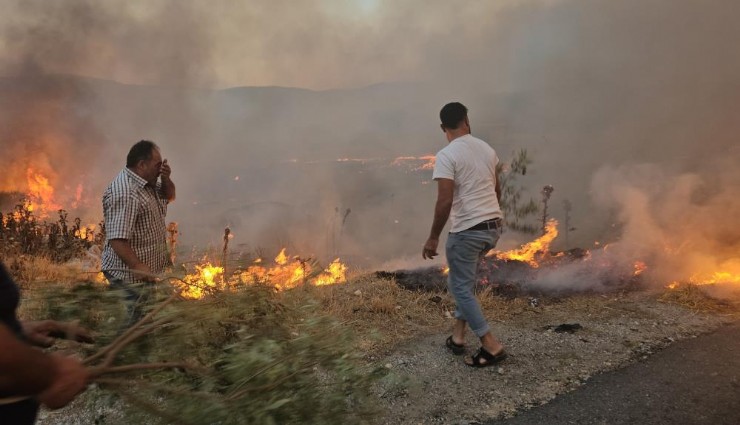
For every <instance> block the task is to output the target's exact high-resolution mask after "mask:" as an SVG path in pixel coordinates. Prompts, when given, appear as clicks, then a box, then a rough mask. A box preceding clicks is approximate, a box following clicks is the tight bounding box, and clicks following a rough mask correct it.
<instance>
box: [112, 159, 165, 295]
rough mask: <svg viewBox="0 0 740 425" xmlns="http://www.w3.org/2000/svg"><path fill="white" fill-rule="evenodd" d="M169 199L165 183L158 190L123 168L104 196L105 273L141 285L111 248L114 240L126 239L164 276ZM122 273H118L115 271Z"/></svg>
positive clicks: (136, 251)
mask: <svg viewBox="0 0 740 425" xmlns="http://www.w3.org/2000/svg"><path fill="white" fill-rule="evenodd" d="M167 203H168V201H167V199H166V197H165V196H164V193H163V192H162V183H161V182H157V186H156V188H153V187H151V186H149V185H147V182H146V180H144V179H143V178H142V177H141V176H139V175H137V174H136V173H134V172H133V171H131V170H129V169H128V168H124V169H123V170H122V171H121V172H120V173H118V175H117V176H116V178H115V179H113V181H112V182H111V184H110V185H109V186H108V188H107V189H106V190H105V192H104V193H103V215H104V219H105V234H106V238H105V246H104V248H103V257H102V269H103V271H107V272H108V273H110V274H111V275H112V276H113V277H115V278H117V279H122V280H123V281H124V282H140V279H137V278H135V277H134V275H133V273H131V272H127V271H121V270H120V269H124V270H125V269H128V268H129V267H128V266H127V265H126V264H125V263H124V262H123V260H122V259H121V257H119V256H118V255H117V254H116V253H115V252H114V251H113V248H111V246H110V243H109V242H110V240H111V239H127V240H128V241H129V243H130V244H131V248H132V249H133V251H134V253H135V254H136V256H137V257H138V258H139V260H140V261H141V262H142V263H144V264H146V265H147V266H149V268H151V270H152V273H162V272H163V271H164V268H165V267H166V266H167V264H168V262H169V254H168V251H167V228H166V225H165V220H164V218H165V215H167ZM115 269H119V270H115Z"/></svg>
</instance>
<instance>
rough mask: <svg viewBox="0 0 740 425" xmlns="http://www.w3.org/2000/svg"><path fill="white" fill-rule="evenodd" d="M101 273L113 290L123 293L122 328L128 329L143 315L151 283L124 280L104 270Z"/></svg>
mask: <svg viewBox="0 0 740 425" xmlns="http://www.w3.org/2000/svg"><path fill="white" fill-rule="evenodd" d="M103 275H105V278H106V279H108V283H109V284H110V288H111V289H112V290H114V291H120V292H121V294H122V295H123V301H124V303H125V305H126V319H125V320H124V322H123V326H122V329H128V328H130V327H131V326H133V325H134V324H135V323H136V322H138V321H139V320H141V318H142V317H144V308H145V307H146V305H147V303H148V302H149V300H150V298H151V294H152V290H153V289H154V288H153V285H152V284H150V283H131V282H125V281H124V280H123V279H118V278H116V277H113V276H112V275H111V274H110V273H108V272H105V271H104V272H103Z"/></svg>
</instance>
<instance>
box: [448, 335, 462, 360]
mask: <svg viewBox="0 0 740 425" xmlns="http://www.w3.org/2000/svg"><path fill="white" fill-rule="evenodd" d="M445 346H447V348H449V349H450V351H452V354H454V355H456V356H459V355H461V354H465V345H463V344H458V343H456V342H455V341H453V340H452V335H450V336H449V337H447V341H445Z"/></svg>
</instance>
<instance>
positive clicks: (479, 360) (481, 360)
mask: <svg viewBox="0 0 740 425" xmlns="http://www.w3.org/2000/svg"><path fill="white" fill-rule="evenodd" d="M506 357H508V355H507V354H506V351H504V350H503V349H501V351H499V352H498V354H491V353H489V352H488V350H486V349H485V348H483V347H481V348H479V349H478V352H477V353H475V355H474V356H473V357H471V360H472V361H473V362H472V363H468V362H465V364H466V365H468V366H470V367H486V366H493V365H495V364H498V363H501V362H502V361H504V360H506Z"/></svg>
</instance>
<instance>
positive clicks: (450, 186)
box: [421, 178, 455, 259]
mask: <svg viewBox="0 0 740 425" xmlns="http://www.w3.org/2000/svg"><path fill="white" fill-rule="evenodd" d="M454 190H455V182H454V181H453V180H450V179H442V178H439V179H437V203H436V204H435V206H434V221H433V222H432V230H431V232H430V233H429V239H427V242H426V243H425V244H424V251H423V252H422V254H421V256H422V257H423V258H425V259H426V258H429V259H432V258H434V257H435V256H437V255H438V254H437V246H438V245H439V235H440V234H441V233H442V229H444V227H445V224H446V223H447V219H448V218H449V217H450V211H451V210H452V195H453V193H454Z"/></svg>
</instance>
